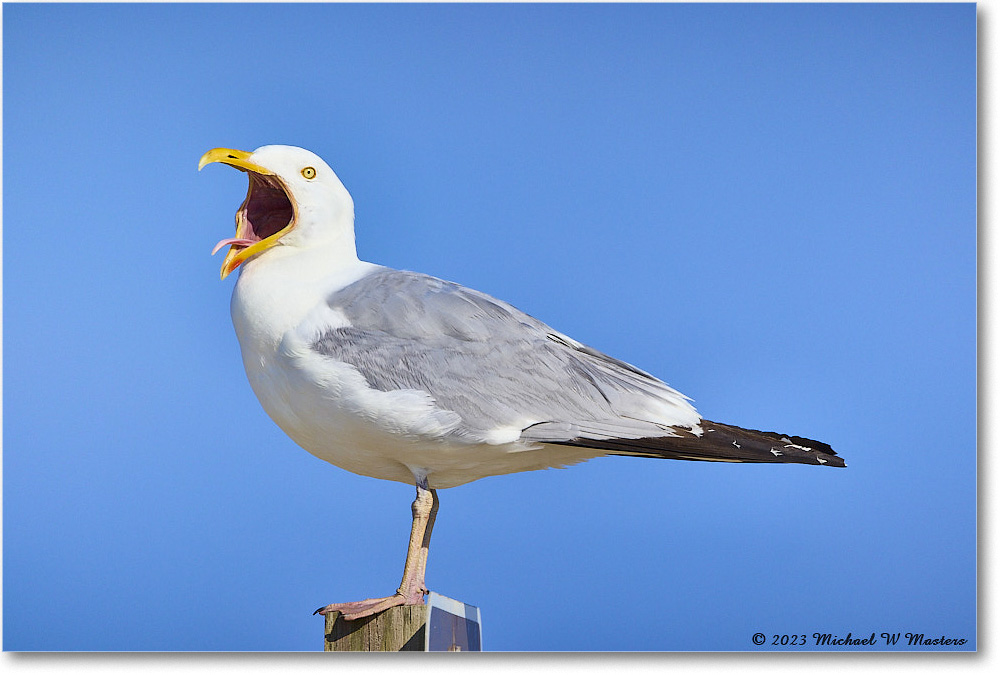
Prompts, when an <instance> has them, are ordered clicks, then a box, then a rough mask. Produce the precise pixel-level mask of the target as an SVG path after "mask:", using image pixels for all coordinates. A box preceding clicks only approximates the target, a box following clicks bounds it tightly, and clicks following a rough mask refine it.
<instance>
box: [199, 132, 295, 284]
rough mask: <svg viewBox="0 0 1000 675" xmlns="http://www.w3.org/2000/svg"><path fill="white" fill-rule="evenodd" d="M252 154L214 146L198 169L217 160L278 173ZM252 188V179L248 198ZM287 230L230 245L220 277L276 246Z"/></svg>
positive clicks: (265, 173) (247, 170) (267, 173)
mask: <svg viewBox="0 0 1000 675" xmlns="http://www.w3.org/2000/svg"><path fill="white" fill-rule="evenodd" d="M252 154H253V153H250V152H246V151H245V150H233V149H232V148H213V149H212V150H209V151H208V152H206V153H205V154H204V155H202V156H201V160H199V161H198V171H201V170H202V169H203V168H205V166H207V165H209V164H214V163H216V162H219V163H221V164H228V165H229V166H231V167H234V168H236V169H239V170H240V171H243V172H245V173H251V172H252V173H256V174H259V175H262V176H274V175H276V174H275V173H274V172H273V171H271V170H270V169H265V168H264V167H262V166H260V165H259V164H254V163H253V162H251V161H250V156H251V155H252ZM252 189H253V186H252V181H251V187H250V189H248V191H247V200H249V199H250V194H251V192H252ZM243 203H244V205H245V204H246V201H244V202H243ZM292 208H293V209H294V208H295V206H294V202H293V204H292ZM241 210H242V207H241ZM290 225H291V224H289V226H290ZM287 230H288V228H287V227H286V228H283V229H282V230H281V231H280V232H276V233H275V234H272V235H271V236H270V237H267V238H266V239H262V240H260V241H257V242H255V243H253V244H251V245H249V246H247V245H246V244H241V245H239V246H237V245H235V244H233V245H230V247H229V251H228V252H227V253H226V258H225V260H223V261H222V269H221V270H219V276H220V278H222V279H225V278H226V277H228V276H229V274H230V273H231V272H232V271H233V270H235V269H236V268H237V267H239V266H240V265H242V264H243V262H244V261H245V260H246V259H247V258H250V257H251V256H254V255H257V254H258V253H261V252H263V251H265V250H267V249H269V248H271V247H272V246H274V245H275V244H276V243H277V242H278V239H279V238H280V237H281V236H282V235H283V234H285V232H286V231H287ZM236 238H237V239H239V238H240V214H237V219H236ZM226 241H229V240H226ZM220 245H221V242H220ZM213 253H214V251H213Z"/></svg>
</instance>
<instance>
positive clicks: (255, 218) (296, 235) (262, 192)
mask: <svg viewBox="0 0 1000 675" xmlns="http://www.w3.org/2000/svg"><path fill="white" fill-rule="evenodd" d="M213 162H221V163H222V164H228V165H229V166H232V167H235V168H237V169H239V170H240V171H243V172H245V173H246V174H247V176H248V177H249V179H250V187H249V189H248V190H247V196H246V199H244V200H243V203H242V204H241V205H240V208H239V210H237V212H236V236H235V237H233V238H231V239H223V240H222V241H220V242H219V243H218V244H217V245H216V247H215V250H213V251H212V253H215V252H217V251H218V250H219V249H220V248H222V247H224V246H227V245H228V246H229V253H227V254H226V259H225V260H224V261H223V263H222V270H221V276H222V278H223V279H225V278H226V277H227V276H228V275H229V273H230V272H232V271H233V270H234V269H236V268H237V267H239V266H240V265H242V264H243V263H244V262H246V261H247V260H249V259H251V258H253V257H256V256H259V255H261V254H262V253H264V252H265V251H267V250H268V249H271V248H272V247H274V246H299V247H313V246H316V245H320V244H324V243H327V242H330V243H333V242H334V241H336V240H337V239H341V240H343V239H344V238H345V237H346V238H348V239H349V241H344V242H343V244H344V245H348V246H353V237H354V201H353V200H352V199H351V195H350V193H348V192H347V189H346V188H345V187H344V185H343V183H341V182H340V179H339V178H337V174H335V173H334V172H333V169H331V168H330V167H329V166H327V164H326V162H324V161H323V160H322V159H320V158H319V157H318V156H317V155H315V154H314V153H312V152H309V151H308V150H304V149H302V148H296V147H293V146H289V145H265V146H263V147H261V148H257V149H256V150H254V151H253V152H245V151H243V150H231V149H229V148H215V149H214V150H209V151H208V152H206V153H205V154H204V155H203V156H202V158H201V161H200V162H199V163H198V170H199V171H200V170H201V169H202V168H204V167H205V165H207V164H212V163H213Z"/></svg>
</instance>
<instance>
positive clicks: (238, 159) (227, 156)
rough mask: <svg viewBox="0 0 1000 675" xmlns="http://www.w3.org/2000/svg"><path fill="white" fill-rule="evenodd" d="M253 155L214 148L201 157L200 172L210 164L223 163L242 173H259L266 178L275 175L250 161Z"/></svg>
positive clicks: (242, 151)
mask: <svg viewBox="0 0 1000 675" xmlns="http://www.w3.org/2000/svg"><path fill="white" fill-rule="evenodd" d="M251 154H253V153H250V152H246V151H245V150H233V149H231V148H213V149H212V150H209V151H208V152H206V153H205V154H204V155H202V156H201V160H200V161H199V162H198V171H201V170H202V169H204V168H205V167H206V166H208V165H209V164H214V163H215V162H221V163H222V164H228V165H229V166H232V167H236V168H237V169H239V170H240V171H253V172H254V173H259V174H262V175H264V176H273V175H274V172H273V171H269V170H267V169H265V168H264V167H262V166H260V165H259V164H254V163H253V162H251V161H249V159H250V155H251Z"/></svg>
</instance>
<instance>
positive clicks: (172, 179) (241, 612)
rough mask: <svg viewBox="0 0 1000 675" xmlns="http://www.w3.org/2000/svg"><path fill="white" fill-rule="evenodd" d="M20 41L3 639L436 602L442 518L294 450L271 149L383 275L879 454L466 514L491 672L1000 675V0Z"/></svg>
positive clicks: (712, 400)
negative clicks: (992, 383)
mask: <svg viewBox="0 0 1000 675" xmlns="http://www.w3.org/2000/svg"><path fill="white" fill-rule="evenodd" d="M3 18H4V21H3V31H4V32H3V69H4V70H3V87H4V91H3V94H4V96H3V105H4V109H3V113H4V115H3V120H4V129H3V132H4V134H3V135H4V144H3V163H4V175H3V188H4V191H3V196H4V200H3V216H4V228H3V269H4V278H3V282H4V286H3V288H4V308H3V311H4V317H3V318H4V322H3V327H4V344H3V347H4V370H3V377H4V382H3V385H4V401H3V403H4V410H3V412H4V415H3V434H4V437H3V441H4V443H3V475H4V484H3V507H4V508H3V514H4V516H3V538H4V541H3V543H4V547H3V552H4V560H3V563H4V565H3V582H4V584H3V640H4V641H3V645H4V649H5V650H315V649H321V648H322V621H321V620H320V619H319V618H318V617H313V616H311V612H312V610H313V609H314V608H316V607H318V606H320V605H323V604H326V603H329V602H334V601H345V600H353V599H360V598H363V597H369V596H372V595H375V594H380V595H381V594H385V593H389V592H391V591H392V590H393V589H395V587H396V585H397V584H398V582H399V575H400V573H401V567H402V562H403V553H404V551H405V543H406V537H407V533H408V530H409V504H410V501H411V500H412V490H411V489H408V488H406V487H405V486H402V485H399V484H396V483H388V482H381V481H377V480H374V479H368V478H363V477H359V476H355V475H353V474H350V473H347V472H345V471H342V470H340V469H338V468H336V467H333V466H331V465H328V464H324V463H323V462H321V461H319V460H318V459H316V458H314V457H312V456H311V455H309V454H307V453H306V452H304V451H302V450H301V449H299V448H297V447H296V446H295V445H294V444H293V443H292V441H290V440H289V439H288V438H286V437H285V436H284V435H283V433H282V432H281V431H280V430H279V429H278V428H277V427H276V426H274V425H273V423H272V422H271V421H270V420H269V419H268V418H267V416H266V415H265V414H264V413H263V411H262V410H261V409H260V407H259V405H258V404H257V402H256V399H255V398H254V395H253V393H252V392H251V390H250V387H249V385H248V384H247V382H246V379H245V377H244V374H243V370H242V365H241V362H240V357H239V352H238V346H237V343H236V339H235V336H234V334H233V330H232V326H231V323H230V319H229V308H228V307H229V295H230V293H231V288H232V285H233V278H232V277H231V278H230V279H228V280H226V281H224V282H220V281H219V279H218V268H219V265H220V264H221V256H217V257H216V258H211V257H209V252H210V250H211V248H212V246H213V244H214V243H215V242H216V241H217V240H219V239H221V238H223V237H227V236H232V230H233V225H232V222H233V220H232V219H233V213H234V212H235V210H236V207H237V206H238V205H239V203H240V201H241V200H242V198H243V196H244V192H245V189H246V188H245V181H246V179H245V177H244V176H243V175H242V174H239V173H238V172H235V171H231V170H228V169H225V168H223V167H212V168H210V169H206V170H205V171H203V172H202V173H201V174H199V173H198V172H197V171H196V166H197V162H198V158H199V157H200V156H201V154H202V153H203V152H204V151H206V150H208V149H209V148H213V147H216V146H227V147H235V148H241V149H247V150H252V149H254V148H256V147H258V146H260V145H265V144H269V143H285V144H292V145H300V146H303V147H306V148H309V149H311V150H313V151H315V152H317V153H318V154H320V155H321V156H323V157H324V158H325V159H326V160H327V162H328V163H329V164H330V165H331V166H332V167H333V168H334V169H335V170H336V171H337V172H338V174H339V175H340V177H341V179H342V180H343V182H344V184H345V185H346V186H347V188H348V189H349V190H350V191H351V193H352V195H353V196H354V200H355V204H356V207H357V236H358V249H359V253H360V255H361V257H362V258H364V259H367V260H372V261H375V262H379V263H383V264H386V265H390V266H393V267H399V268H405V269H413V270H418V271H421V272H427V273H429V274H433V275H435V276H439V277H443V278H447V279H451V280H454V281H458V282H460V283H463V284H465V285H468V286H472V287H474V288H478V289H480V290H483V291H486V292H488V293H491V294H493V295H496V296H498V297H500V298H503V299H505V300H507V301H509V302H511V303H513V304H514V305H516V306H518V307H520V308H521V309H523V310H525V311H527V312H529V313H530V314H532V315H534V316H536V317H538V318H540V319H542V320H544V321H546V322H547V323H549V324H550V325H552V326H554V327H556V328H557V329H559V330H561V331H563V332H565V333H568V334H570V335H572V336H573V337H575V338H576V339H578V340H580V341H582V342H585V343H587V344H590V345H592V346H593V347H595V348H598V349H601V350H602V351H605V352H608V353H610V354H612V355H614V356H616V357H618V358H621V359H624V360H626V361H629V362H631V363H634V364H636V365H638V366H640V367H641V368H643V369H645V370H648V371H650V372H652V373H654V374H656V375H657V376H659V377H661V378H663V379H665V380H666V381H667V382H669V383H670V384H671V385H673V386H675V387H677V388H678V389H680V390H681V391H683V392H684V393H686V394H687V395H689V396H691V397H692V398H693V399H694V400H695V403H696V405H697V406H698V408H699V410H700V412H701V413H702V414H703V415H705V416H706V417H708V418H711V419H715V420H719V421H723V422H729V423H734V424H738V425H742V426H747V427H753V428H763V429H772V430H776V431H781V432H784V433H790V434H799V435H804V436H809V437H813V438H818V439H821V440H824V441H827V442H829V443H831V444H832V445H833V446H834V448H836V449H837V450H838V452H839V453H840V454H841V455H842V456H844V457H845V458H846V460H847V462H848V468H847V469H845V470H833V469H826V470H824V469H820V468H813V467H807V466H800V465H790V466H771V465H762V466H754V465H728V464H713V463H696V462H674V461H653V460H638V459H626V458H605V459H598V460H594V461H591V462H589V463H586V464H583V465H579V466H576V467H572V468H570V469H567V470H564V471H563V470H553V471H546V472H535V473H525V474H519V475H513V476H506V477H499V478H488V479H484V480H482V481H479V482H476V483H472V484H469V485H466V486H463V487H459V488H454V489H451V490H446V491H444V492H442V493H441V495H440V496H441V512H440V514H439V517H438V521H437V527H436V529H435V533H434V542H433V546H432V549H431V555H430V562H429V570H428V578H427V581H428V584H429V585H430V587H431V588H432V589H433V590H436V591H438V592H440V593H442V594H444V595H447V596H450V597H453V598H457V599H460V600H463V601H465V602H469V603H471V604H475V605H477V606H479V607H480V608H481V609H482V612H483V621H484V628H485V632H484V643H485V646H486V647H487V648H488V649H492V650H540V651H546V650H565V651H576V650H749V651H758V650H763V649H778V650H790V649H791V648H789V647H774V646H771V645H770V644H767V645H765V646H763V647H756V646H754V645H753V643H752V641H751V636H752V635H753V634H754V633H756V632H761V633H764V634H765V635H767V636H768V643H770V640H771V636H772V635H775V634H779V635H780V634H789V635H791V634H807V635H809V636H811V635H812V634H813V633H814V632H829V633H834V634H839V635H841V636H843V635H846V633H848V632H851V633H853V634H854V635H867V634H868V633H871V632H876V633H881V632H890V633H895V632H902V633H906V632H918V633H925V634H926V635H927V636H928V637H930V636H934V637H937V636H939V635H944V636H945V637H949V638H966V639H967V640H969V642H968V643H967V644H966V645H965V646H964V647H961V648H960V649H968V648H974V647H975V644H976V642H975V637H976V538H975V537H976V529H975V517H976V495H975V487H976V352H975V348H976V266H975V265H976V220H975V219H976V183H975V180H976V126H975V124H976V98H975V96H976V89H975V85H976V81H975V68H976V60H975V59H976V51H975V39H976V14H975V6H974V5H972V4H962V5H955V4H951V5H874V6H873V5H843V6H840V5H764V6H734V5H704V6H688V5H651V6H650V5H641V6H565V5H553V6H523V5H514V6H507V5H505V6H452V5H446V6H353V5H349V6H316V5H296V6H281V5H253V6H233V5H166V6H165V5H141V6H139V5H135V6H132V5H125V6H120V5H115V6H107V5H6V6H5V7H4V10H3ZM67 612H71V614H72V621H69V620H65V617H66V613H67ZM137 616H141V617H142V620H141V621H140V620H136V617H137ZM810 641H811V637H810ZM811 648H813V647H811V646H807V647H806V648H805V649H811ZM862 649H863V648H862Z"/></svg>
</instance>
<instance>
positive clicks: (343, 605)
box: [313, 589, 427, 621]
mask: <svg viewBox="0 0 1000 675" xmlns="http://www.w3.org/2000/svg"><path fill="white" fill-rule="evenodd" d="M425 593H427V591H426V590H424V589H417V590H415V591H411V592H409V593H405V594H404V593H402V592H401V591H396V592H395V593H394V594H393V595H390V596H389V597H386V598H368V599H367V600H359V601H357V602H340V603H334V604H332V605H327V606H326V607H320V608H319V609H317V610H316V611H315V612H313V615H316V614H323V615H324V616H325V615H326V614H328V613H330V612H340V613H341V614H343V616H344V618H345V619H346V620H348V621H354V620H355V619H361V618H364V617H366V616H371V615H373V614H378V613H379V612H382V611H385V610H387V609H389V608H390V607H398V606H400V605H422V604H424V594H425Z"/></svg>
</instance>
